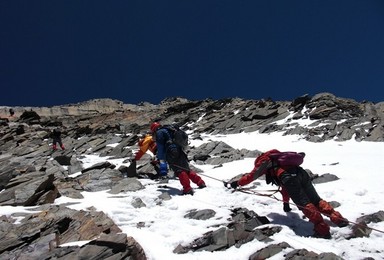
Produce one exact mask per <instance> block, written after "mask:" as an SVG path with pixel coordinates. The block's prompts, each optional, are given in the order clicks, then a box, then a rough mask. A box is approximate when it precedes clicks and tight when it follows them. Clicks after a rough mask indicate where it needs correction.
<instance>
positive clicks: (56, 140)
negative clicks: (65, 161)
mask: <svg viewBox="0 0 384 260" xmlns="http://www.w3.org/2000/svg"><path fill="white" fill-rule="evenodd" d="M57 144H59V145H60V148H61V149H62V150H65V148H64V145H63V142H62V141H61V130H60V129H59V128H55V129H53V131H52V149H53V150H56V149H57Z"/></svg>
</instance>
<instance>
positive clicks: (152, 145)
mask: <svg viewBox="0 0 384 260" xmlns="http://www.w3.org/2000/svg"><path fill="white" fill-rule="evenodd" d="M138 145H139V150H138V151H137V152H136V153H135V155H134V157H133V159H132V160H131V161H132V163H135V162H136V161H138V160H140V159H141V157H143V155H144V154H145V153H147V151H148V150H149V151H150V152H151V153H152V154H153V155H154V156H156V153H157V145H156V141H155V140H154V137H153V136H152V134H151V133H146V134H145V135H144V137H142V138H140V139H139V142H138ZM151 165H152V166H153V167H154V168H155V171H156V173H157V174H158V175H160V168H159V161H158V160H157V159H156V157H154V158H152V160H151Z"/></svg>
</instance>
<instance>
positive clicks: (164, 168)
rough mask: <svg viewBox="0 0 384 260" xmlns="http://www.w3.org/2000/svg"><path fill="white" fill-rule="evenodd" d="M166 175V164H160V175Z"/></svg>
mask: <svg viewBox="0 0 384 260" xmlns="http://www.w3.org/2000/svg"><path fill="white" fill-rule="evenodd" d="M167 173H168V165H167V163H166V162H160V175H161V176H165V175H167Z"/></svg>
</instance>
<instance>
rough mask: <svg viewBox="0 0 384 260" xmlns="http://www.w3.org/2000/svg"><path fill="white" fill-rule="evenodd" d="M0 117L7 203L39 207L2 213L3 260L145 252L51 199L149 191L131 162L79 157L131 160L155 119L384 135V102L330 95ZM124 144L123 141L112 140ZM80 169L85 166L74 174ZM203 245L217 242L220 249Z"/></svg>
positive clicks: (207, 160) (243, 128)
mask: <svg viewBox="0 0 384 260" xmlns="http://www.w3.org/2000/svg"><path fill="white" fill-rule="evenodd" d="M9 109H13V110H14V112H15V114H14V115H13V116H10V115H9ZM0 115H1V118H0V125H1V128H0V162H1V166H0V190H2V192H1V193H0V206H38V208H35V209H33V211H32V210H31V213H25V214H23V215H22V217H24V218H23V219H22V220H21V221H20V223H17V221H16V220H15V219H17V218H18V217H21V216H12V217H11V218H9V217H6V216H2V217H0V219H1V221H2V225H1V228H0V241H1V242H0V256H1V258H2V259H15V258H16V257H19V258H17V259H24V258H22V257H20V255H23V253H25V252H27V251H28V255H29V258H28V259H41V258H39V256H41V255H42V254H44V255H46V256H45V258H44V259H73V258H72V257H73V255H78V256H81V257H83V258H91V257H95V256H100V257H101V258H93V259H105V258H108V257H110V258H109V259H124V258H128V257H132V258H133V259H146V256H145V252H144V251H143V249H142V248H141V246H140V245H139V244H138V243H137V242H136V241H135V240H134V238H132V237H129V234H126V235H121V233H120V230H119V228H118V227H117V226H116V225H115V224H114V223H113V222H112V221H111V220H110V219H109V218H108V217H107V216H106V215H105V214H103V213H102V212H97V211H95V209H92V208H90V209H87V211H79V212H77V211H73V210H71V209H69V208H66V207H64V206H60V207H58V206H53V205H52V203H53V202H54V201H55V199H57V198H59V197H60V196H67V197H71V198H81V196H82V195H81V192H82V191H100V190H110V192H111V193H113V194H118V193H119V192H126V191H132V190H137V189H143V188H144V187H143V186H142V185H141V183H140V180H139V179H138V178H137V177H138V176H131V177H134V178H124V177H123V176H124V174H126V173H127V169H126V168H124V167H122V168H119V169H116V166H115V165H112V164H110V163H107V162H105V163H101V164H97V165H93V166H91V167H88V168H84V167H83V165H82V164H81V162H80V159H79V158H81V156H82V155H89V154H98V155H100V156H110V157H111V158H124V159H128V158H130V157H131V156H132V149H133V148H136V143H137V138H138V135H140V134H142V133H144V132H147V131H148V128H149V124H150V123H151V122H153V121H154V120H160V121H161V122H162V123H163V124H168V123H173V122H176V123H178V124H179V125H181V126H182V127H183V128H184V129H186V130H189V133H190V138H192V139H193V138H199V136H200V135H201V134H203V133H211V134H231V133H239V132H251V131H257V130H258V131H260V132H262V133H269V132H275V131H281V132H283V133H284V134H286V135H289V134H299V135H301V136H303V138H305V139H307V140H308V141H312V142H322V141H325V140H330V139H334V140H338V141H345V140H349V139H352V138H353V139H356V140H358V141H361V140H364V141H372V142H382V141H384V140H383V139H384V102H380V103H376V104H374V103H372V102H362V103H358V102H356V101H354V100H351V99H345V98H340V97H335V96H334V95H332V94H330V93H320V94H318V95H315V96H313V97H310V96H308V95H304V96H301V97H298V98H296V99H294V100H292V101H273V100H244V99H239V98H231V99H224V100H210V99H207V100H200V101H190V100H186V99H183V98H169V99H166V100H163V101H162V102H161V103H160V104H158V105H153V104H149V103H142V104H138V105H131V104H124V103H123V102H121V101H117V100H111V99H99V100H90V101H88V102H83V103H79V104H70V105H63V106H56V107H51V108H46V107H39V108H38V107H33V108H31V107H0ZM304 123H305V124H304ZM57 126H60V127H61V128H62V129H63V142H64V144H65V146H66V150H64V151H55V152H52V148H51V145H50V142H51V139H50V133H51V131H52V129H53V128H55V127H57ZM116 143H118V145H117V146H115V145H114V146H111V145H110V144H116ZM257 152H258V151H247V150H242V151H237V150H234V149H233V148H231V147H228V146H227V145H226V144H223V143H215V142H212V143H210V144H209V145H204V146H201V147H191V149H190V150H189V152H188V156H189V157H190V159H194V160H195V161H197V162H198V163H200V164H213V165H220V164H222V163H225V162H229V161H233V160H237V159H240V158H241V157H254V156H255V155H256V154H257ZM149 168H150V167H148V169H149ZM146 170H147V169H146V166H144V167H143V169H141V171H142V172H143V173H146ZM197 170H198V169H197ZM80 171H81V172H82V173H83V174H81V175H79V176H77V177H69V176H70V175H71V174H73V173H77V172H80ZM84 173H87V174H84ZM163 199H165V198H163ZM36 212H37V213H36ZM245 212H247V214H245V213H244V210H240V213H238V214H242V217H239V216H238V215H236V216H234V219H239V218H240V219H244V214H245V215H246V216H247V217H249V218H250V219H254V218H255V214H253V213H252V212H251V213H250V212H248V211H247V210H245ZM256 215H257V214H256ZM379 215H380V216H381V215H382V214H380V213H379ZM230 225H236V223H235V224H233V223H232V224H229V226H230ZM244 232H245V231H244ZM271 232H272V231H270V230H266V231H265V234H253V235H254V236H253V237H249V238H248V239H253V238H254V237H255V236H256V237H257V236H261V237H262V239H266V237H265V236H266V234H271ZM218 233H219V234H220V231H218ZM221 233H222V232H221ZM248 233H249V232H248ZM248 233H247V234H246V235H247V236H249V235H250V234H248ZM242 235H244V234H243V233H242ZM80 240H92V243H88V244H86V245H84V246H82V247H79V246H74V247H65V248H60V247H57V245H58V244H63V243H66V242H75V241H80ZM208 240H209V239H205V240H204V239H203V240H202V241H208ZM211 240H212V239H211ZM106 241H107V242H108V243H106ZM202 241H200V242H201V243H202ZM248 241H249V240H248ZM202 244H204V243H202ZM204 246H205V247H208V248H210V249H212V250H214V248H216V247H217V245H216V246H215V245H206V244H204ZM222 246H223V245H220V246H218V248H220V247H222ZM225 246H228V245H225ZM286 246H287V245H282V247H286ZM116 248H118V250H116ZM185 250H187V249H186V248H178V249H177V250H176V251H185ZM323 259H325V258H323Z"/></svg>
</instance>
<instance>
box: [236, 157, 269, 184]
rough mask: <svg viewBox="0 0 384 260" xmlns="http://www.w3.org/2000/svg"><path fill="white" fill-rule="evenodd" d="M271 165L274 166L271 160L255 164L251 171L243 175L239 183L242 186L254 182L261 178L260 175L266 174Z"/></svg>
mask: <svg viewBox="0 0 384 260" xmlns="http://www.w3.org/2000/svg"><path fill="white" fill-rule="evenodd" d="M270 166H272V165H271V163H270V162H269V161H264V162H263V163H261V164H260V165H259V166H255V167H254V168H253V170H252V171H251V172H250V173H247V174H245V175H244V176H243V177H241V178H240V179H239V180H238V184H239V185H241V186H244V185H247V184H249V183H251V182H253V181H254V180H256V179H257V178H259V177H260V176H262V175H263V174H265V173H266V172H267V169H268V168H269V167H270Z"/></svg>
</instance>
